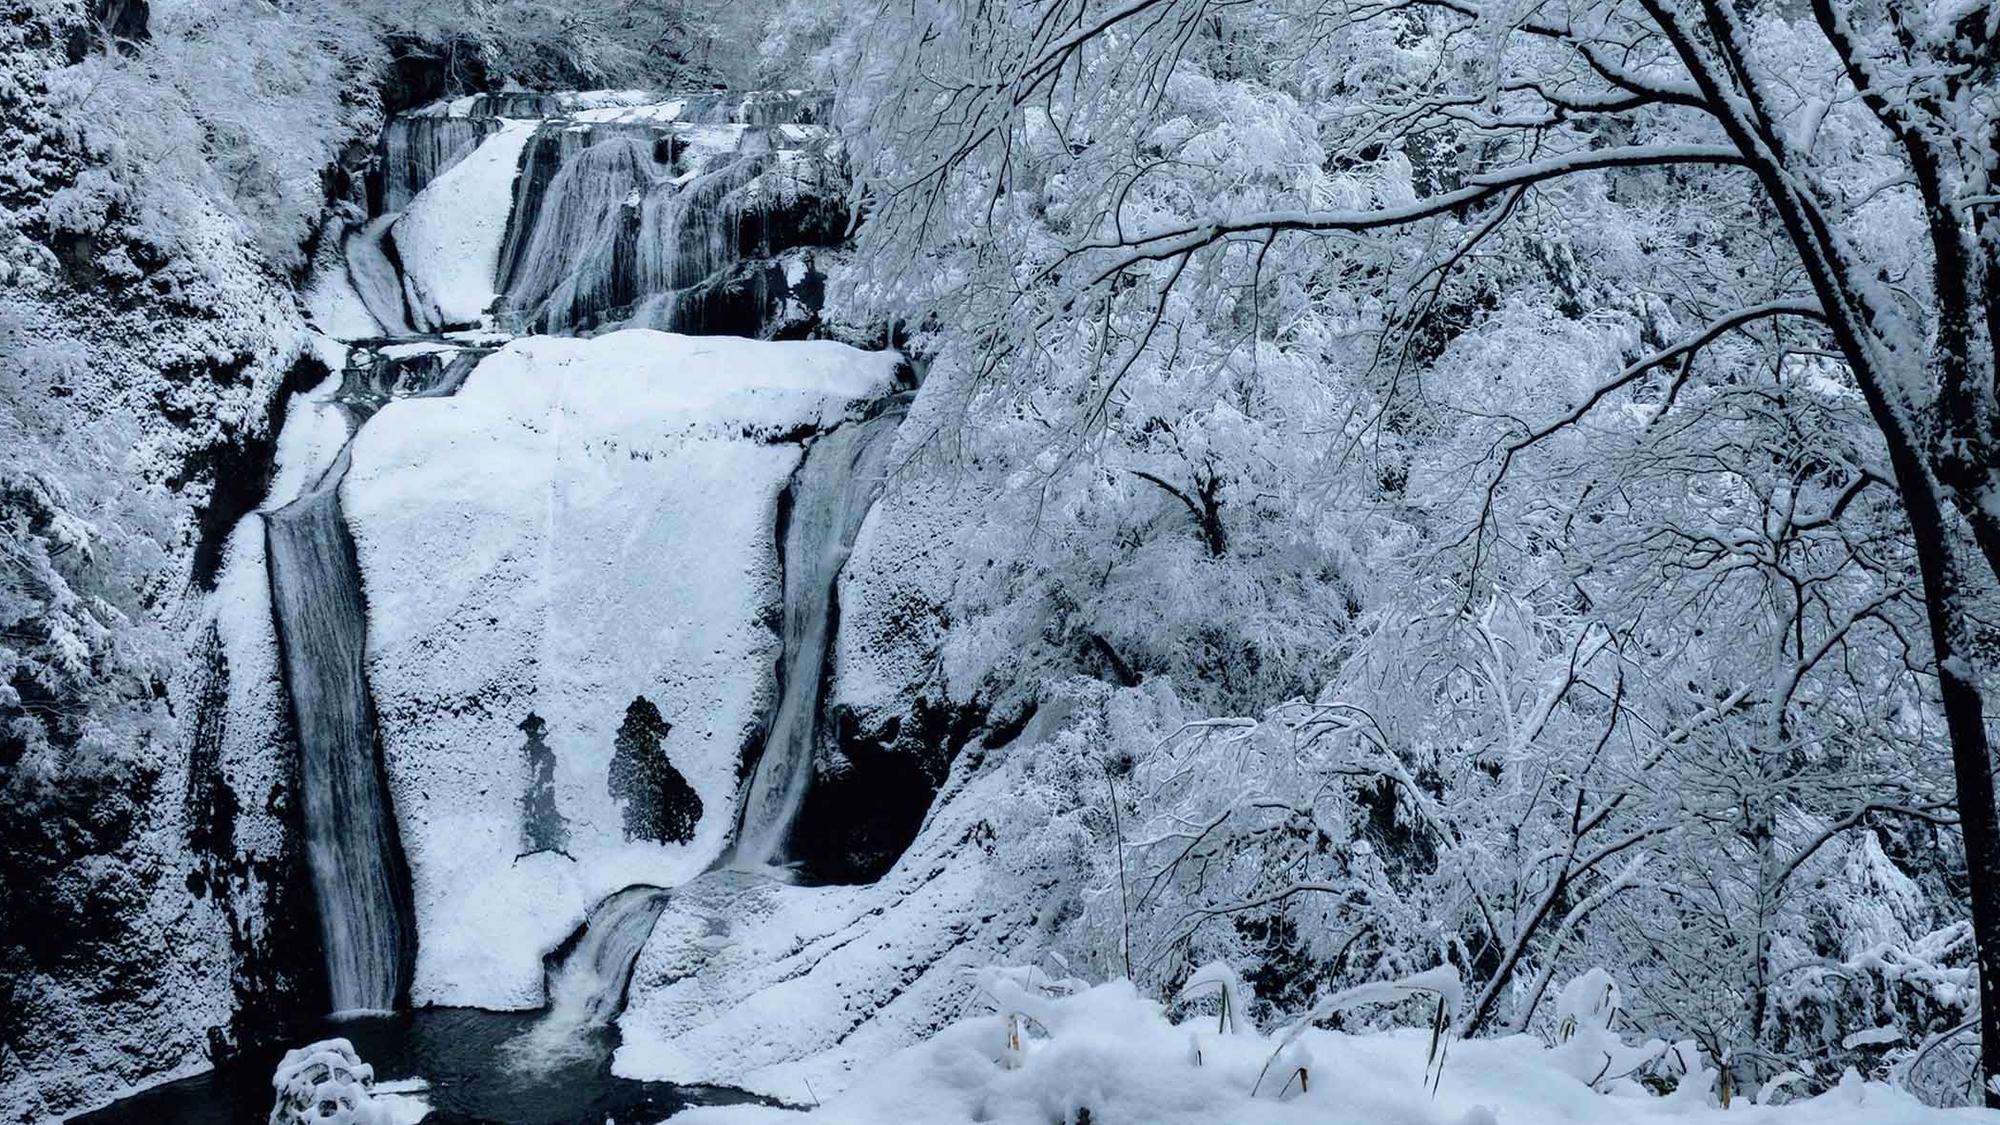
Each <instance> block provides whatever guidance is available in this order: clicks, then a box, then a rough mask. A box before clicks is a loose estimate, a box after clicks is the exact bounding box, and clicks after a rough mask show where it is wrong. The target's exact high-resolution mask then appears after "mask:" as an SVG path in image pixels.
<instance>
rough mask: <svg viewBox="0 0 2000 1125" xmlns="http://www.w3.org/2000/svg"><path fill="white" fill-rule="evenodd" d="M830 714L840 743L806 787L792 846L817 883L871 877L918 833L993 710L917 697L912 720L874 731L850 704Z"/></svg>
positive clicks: (881, 871)
mask: <svg viewBox="0 0 2000 1125" xmlns="http://www.w3.org/2000/svg"><path fill="white" fill-rule="evenodd" d="M830 720H831V722H832V725H833V735H834V747H833V749H832V751H831V752H830V753H829V754H827V755H826V760H825V761H823V762H822V763H821V765H820V769H819V772H818V773H817V775H816V776H815V777H814V778H813V783H812V788H810V789H808V790H807V791H806V799H805V804H804V806H803V807H801V808H800V810H799V817H798V820H797V821H796V822H795V823H794V825H793V827H792V851H793V854H794V855H797V856H801V857H804V862H803V864H802V871H803V873H804V875H805V876H806V877H807V878H808V879H810V880H811V881H814V882H824V883H872V882H874V881H875V880H877V879H879V878H881V877H882V875H883V874H884V873H886V872H887V871H888V870H889V868H890V867H892V866H894V864H895V862H896V860H897V859H898V858H899V857H900V856H901V855H902V854H903V851H904V849H906V848H908V847H909V846H910V841H912V840H914V839H916V838H917V830H918V829H919V828H921V827H923V823H924V816H925V814H926V813H928V812H929V811H930V807H931V799H932V798H933V797H935V796H936V795H937V791H938V787H939V786H941V785H943V784H944V779H945V775H946V774H947V773H948V772H949V771H950V769H951V763H952V761H953V759H955V758H956V757H957V756H958V754H959V752H960V751H961V750H963V749H964V748H965V747H966V746H967V745H969V744H971V743H972V742H973V741H974V740H975V739H977V738H978V737H979V736H980V734H981V733H982V732H983V731H986V729H987V711H986V708H985V707H984V706H983V705H980V704H977V703H974V704H968V705H964V706H953V705H950V704H943V705H933V704H932V703H931V702H930V701H929V700H928V699H924V698H918V699H917V700H916V701H915V702H914V703H913V704H912V705H911V708H910V711H909V714H908V716H907V718H906V717H904V716H891V717H890V718H889V720H888V721H887V722H886V723H884V724H883V725H882V726H881V727H880V728H879V729H876V730H873V731H868V730H863V729H862V727H861V724H860V723H859V721H857V718H856V716H855V714H854V712H853V711H852V710H850V709H848V708H846V707H836V708H834V709H833V714H832V715H831V716H830Z"/></svg>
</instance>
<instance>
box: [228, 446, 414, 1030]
mask: <svg viewBox="0 0 2000 1125" xmlns="http://www.w3.org/2000/svg"><path fill="white" fill-rule="evenodd" d="M347 466H348V452H347V450H345V449H343V450H342V451H341V453H340V456H339V458H338V460H336V461H335V462H334V464H333V467H332V468H330V469H328V470H327V472H326V473H325V475H324V476H322V477H321V478H320V480H319V482H318V483H317V484H316V485H315V486H314V487H313V488H312V489H311V490H310V491H308V492H307V493H306V494H305V495H303V496H300V497H299V498H298V499H297V500H294V501H292V502H291V503H290V504H287V505H285V506H284V507H282V508H279V509H278V510H277V511H274V512H267V513H265V515H264V538H265V544H266V550H267V552H268V555H269V564H270V571H271V604H272V608H273V611H274V614H275V616H276V618H277V625H278V646H279V649H280V652H281V654H282V656H283V662H284V670H285V683H286V686H287V687H288V688H289V689H290V692H291V699H292V713H293V715H294V716H295V718H296V721H297V724H298V734H299V753H300V766H299V787H300V793H301V795H302V797H303V800H304V814H305V830H306V859H307V863H308V864H309V865H310V866H311V868H312V882H313V895H314V898H315V900H316V901H317V903H318V906H319V928H320V940H321V943H322V945H323V946H324V949H325V954H326V968H327V979H328V983H329V985H330V986H331V991H332V998H333V1006H334V1009H335V1010H336V1011H345V1010H349V1009H357V1008H392V1007H395V1005H396V1003H397V1001H398V1000H400V999H401V998H402V996H403V994H404V992H405V990H406V989H407V987H408V983H409V979H410V973H411V970H412V967H413V966H414V964H415V960H416V957H415V955H416V924H415V920H414V914H413V909H412V906H411V903H410V883H409V872H408V870H407V869H406V867H405V866H404V861H403V851H402V847H401V845H400V843H399V842H398V840H397V836H396V822H395V817H394V814H393V813H392V812H391V811H390V809H389V804H388V794H387V792H386V781H385V779H384V777H383V773H382V763H381V759H380V755H379V750H378V747H377V742H376V732H375V714H374V705H373V703H372V702H371V700H370V699H369V695H368V681H367V674H366V670H365V668H364V667H363V662H362V656H363V643H364V641H365V638H366V633H367V621H368V609H367V604H366V602H365V601H364V600H363V598H362V596H361V574H360V568H359V566H358V565H357V563H356V562H355V558H354V544H353V541H352V540H350V539H349V538H348V534H347V525H346V522H345V521H344V519H343V518H342V515H341V510H340V482H341V480H342V478H344V477H345V476H346V475H347Z"/></svg>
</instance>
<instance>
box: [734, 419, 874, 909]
mask: <svg viewBox="0 0 2000 1125" xmlns="http://www.w3.org/2000/svg"><path fill="white" fill-rule="evenodd" d="M901 421H902V412H901V411H900V410H898V409H895V408H891V409H889V410H885V411H884V412H882V413H880V414H877V415H876V416H875V417H873V418H870V419H868V420H866V421H863V422H849V423H847V424H845V425H841V426H837V427H835V428H834V429H832V430H831V431H829V432H827V433H825V434H822V435H821V436H820V437H819V438H817V439H816V440H814V441H813V443H812V444H811V445H809V446H808V447H807V448H806V454H805V457H804V459H803V460H802V461H801V462H800V463H799V468H798V471H797V473H795V474H794V475H793V477H792V484H791V487H790V489H789V490H788V492H789V495H790V498H791V507H790V511H789V516H788V517H787V518H786V520H785V521H784V526H783V529H782V534H783V543H782V551H783V555H784V595H783V596H784V650H783V656H782V657H781V658H780V665H779V668H780V671H779V696H778V713H777V715H776V717H775V718H773V720H772V722H771V730H770V733H769V734H768V735H767V736H766V737H765V740H764V752H763V754H762V755H761V756H760V757H759V758H758V760H757V771H756V773H755V774H754V775H753V776H752V777H751V779H750V792H749V796H748V797H747V798H746V799H745V800H744V802H743V820H742V824H741V826H740V828H739V830H738V832H737V839H736V851H735V855H734V856H733V858H732V865H733V866H735V867H737V868H739V869H756V868H761V867H767V866H772V865H777V864H782V863H784V862H785V860H786V859H788V858H789V856H788V854H787V851H786V844H787V837H788V835H789V834H790V832H791V827H792V821H793V820H794V819H795V818H796V817H797V816H798V811H799V805H800V804H801V803H802V802H803V801H804V800H805V795H806V788H807V787H808V785H810V783H811V781H812V774H813V755H814V749H815V746H816V743H817V741H818V739H817V735H818V730H819V703H820V690H821V687H822V681H823V680H824V678H825V669H826V659H827V652H828V648H829V646H830V644H831V641H832V636H833V625H834V619H835V613H836V606H835V604H834V587H835V583H836V582H837V581H838V579H839V577H840V568H841V567H842V566H843V565H845V564H846V562H847V555H848V552H849V551H851V550H852V549H853V547H854V539H855V536H857V535H859V534H860V533H861V523H862V521H863V520H864V519H866V518H867V516H868V509H869V508H870V507H872V506H873V505H874V503H875V497H876V495H877V494H878V493H879V492H880V490H881V481H882V477H883V470H884V468H885V466H886V464H887V461H888V457H889V449H890V446H891V445H893V444H894V440H893V439H894V438H895V434H896V427H897V425H898V424H899V423H900V422H901Z"/></svg>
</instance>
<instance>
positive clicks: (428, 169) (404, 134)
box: [377, 103, 515, 214]
mask: <svg viewBox="0 0 2000 1125" xmlns="http://www.w3.org/2000/svg"><path fill="white" fill-rule="evenodd" d="M479 108H481V109H488V108H490V109H492V110H494V111H495V112H494V113H492V114H490V115H489V114H481V115H479V116H471V115H467V116H455V115H451V114H447V113H401V114H397V115H396V116H395V117H392V118H390V119H389V121H388V123H387V124H385V125H384V126H383V127H382V144H381V154H380V162H381V169H382V202H381V208H380V209H379V211H378V212H377V213H378V214H393V213H395V212H397V211H401V210H402V209H403V208H405V207H408V206H409V205H410V200H411V199H413V198H415V197H416V194H417V193H418V192H420V191H422V190H424V185H426V184H428V183H430V182H431V181H432V180H434V179H437V178H438V177H439V176H441V175H443V174H444V173H445V172H446V171H447V170H448V169H450V167H451V166H452V165H453V164H456V163H458V162H459V161H460V160H463V159H465V157H466V156H467V155H469V154H470V153H471V152H472V150H473V149H475V148H478V147H479V142H480V141H482V140H484V139H485V138H486V134H487V133H490V132H492V131H493V130H494V129H495V128H497V127H498V124H499V122H498V120H497V118H498V117H499V116H503V114H502V113H500V112H498V111H502V110H507V109H513V108H515V107H513V106H510V105H506V104H500V103H494V104H492V105H490V106H488V105H485V104H482V105H480V106H479ZM506 115H507V116H511V114H506Z"/></svg>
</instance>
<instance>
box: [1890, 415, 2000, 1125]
mask: <svg viewBox="0 0 2000 1125" xmlns="http://www.w3.org/2000/svg"><path fill="white" fill-rule="evenodd" d="M1889 445H1890V456H1891V458H1892V459H1893V460H1894V461H1895V464H1896V470H1897V476H1898V477H1899V478H1901V483H1902V487H1903V507H1904V509H1905V510H1906V511H1907V512H1908V513H1909V517H1910V530H1911V531H1912V532H1913V533H1914V534H1915V538H1916V543H1917V559H1918V565H1919V568H1920V569H1921V570H1922V571H1923V578H1924V608H1925V610H1926V611H1927V613H1928V614H1929V617H1930V626H1931V643H1932V647H1933V649H1934V651H1935V652H1936V654H1937V667H1938V692H1939V695H1940V696H1942V698H1943V702H1944V718H1945V728H1946V729H1947V730H1948V731H1949V732H1950V734H1951V762H1952V770H1953V772H1954V773H1955V774H1956V776H1957V782H1958V818H1959V833H1960V835H1961V836H1962V837H1963V838H1964V841H1965V878H1966V884H1967V886H1968V888H1969V889H1970V891H1971V897H1972V934H1973V943H1974V945H1975V946H1976V947H1977V958H1978V962H1979V1060H1980V1066H1981V1068H1982V1069H1983V1070H1984V1071H1985V1076H1986V1078H1987V1080H1988V1082H1989V1083H1990V1082H1991V1080H1992V1079H1994V1078H1997V1077H2000V825H1996V822H1995V815H1994V807H1993V759H1992V753H1991V750H1990V748H1989V747H1988V745H1987V740H1986V717H1985V707H1984V705H1983V701H1982V700H1981V698H1980V691H1979V682H1978V679H1977V674H1976V673H1975V672H1974V670H1973V668H1972V665H1971V662H1970V661H1969V660H1968V659H1967V658H1966V657H1965V656H1964V655H1963V653H1964V652H1965V651H1966V649H1967V647H1968V646H1967V645H1966V643H1965V641H1966V638H1965V636H1964V632H1965V617H1964V615H1963V613H1962V612H1961V610H1960V608H1959V607H1960V605H1961V603H1962V600H1963V599H1964V598H1966V597H1967V596H1968V594H1967V591H1966V590H1965V589H1964V579H1963V576H1962V574H1961V572H1960V570H1959V564H1958V559H1957V552H1956V551H1955V550H1954V548H1953V546H1952V543H1951V529H1950V527H1949V525H1948V524H1947V523H1946V522H1945V509H1944V507H1943V505H1942V504H1940V503H1939V500H1938V496H1937V492H1936V491H1935V486H1934V484H1933V482H1932V480H1931V478H1930V477H1929V474H1927V473H1925V472H1924V471H1923V469H1922V467H1921V466H1920V465H1918V464H1917V463H1916V462H1917V457H1916V454H1915V451H1914V450H1911V449H1910V448H1909V447H1908V444H1907V443H1905V442H1901V441H1898V440H1896V438H1895V437H1894V436H1891V438H1890V443H1889ZM1984 1089H1985V1100H1986V1106H1987V1108H1989V1109H2000V1092H1996V1091H1995V1090H1994V1089H1993V1088H1992V1086H1991V1085H1990V1084H1989V1085H1987V1086H1985V1087H1984Z"/></svg>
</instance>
